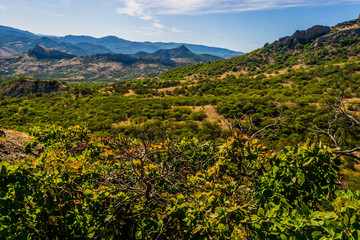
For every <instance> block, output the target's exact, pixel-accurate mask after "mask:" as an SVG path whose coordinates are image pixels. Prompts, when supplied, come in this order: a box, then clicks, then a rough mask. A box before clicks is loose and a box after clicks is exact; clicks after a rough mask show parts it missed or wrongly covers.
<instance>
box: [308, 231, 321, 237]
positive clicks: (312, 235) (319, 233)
mask: <svg viewBox="0 0 360 240" xmlns="http://www.w3.org/2000/svg"><path fill="white" fill-rule="evenodd" d="M311 237H312V238H313V239H320V238H321V237H322V234H321V232H318V231H315V232H312V233H311Z"/></svg>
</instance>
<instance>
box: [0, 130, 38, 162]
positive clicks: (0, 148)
mask: <svg viewBox="0 0 360 240" xmlns="http://www.w3.org/2000/svg"><path fill="white" fill-rule="evenodd" d="M3 133H5V135H4V134H3ZM31 140H32V138H31V137H30V136H29V135H27V134H25V133H21V132H17V131H13V130H5V129H0V161H7V162H12V161H14V160H17V159H23V158H28V157H29V156H28V155H26V154H25V149H24V146H25V143H26V142H28V141H31Z"/></svg>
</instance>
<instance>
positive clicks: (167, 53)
mask: <svg viewBox="0 0 360 240" xmlns="http://www.w3.org/2000/svg"><path fill="white" fill-rule="evenodd" d="M134 56H136V57H146V58H149V57H162V58H171V59H174V60H175V59H185V58H187V59H191V60H194V61H195V62H212V61H216V60H221V59H223V58H221V57H218V56H214V55H210V54H195V53H193V52H191V51H190V50H189V49H188V48H187V47H186V46H185V45H181V46H179V47H177V48H174V49H161V50H158V51H156V52H154V53H146V52H138V53H135V54H134Z"/></svg>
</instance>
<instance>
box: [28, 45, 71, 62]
mask: <svg viewBox="0 0 360 240" xmlns="http://www.w3.org/2000/svg"><path fill="white" fill-rule="evenodd" d="M28 53H29V55H30V56H34V57H36V58H38V59H43V58H47V59H63V58H73V57H76V56H75V55H73V54H68V53H64V52H60V51H58V50H54V49H50V48H45V47H43V46H39V45H36V47H35V48H33V49H31V50H29V51H28Z"/></svg>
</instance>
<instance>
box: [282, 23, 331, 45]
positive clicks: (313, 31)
mask: <svg viewBox="0 0 360 240" xmlns="http://www.w3.org/2000/svg"><path fill="white" fill-rule="evenodd" d="M330 30H331V28H330V27H328V26H320V25H316V26H313V27H311V28H309V29H307V30H304V31H300V30H297V31H296V32H295V33H294V34H293V35H292V36H290V37H283V38H280V39H279V40H278V42H279V43H280V44H281V45H282V46H294V45H296V44H297V43H299V42H306V41H309V40H312V39H314V38H317V37H320V36H323V35H325V34H328V33H329V32H330Z"/></svg>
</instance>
